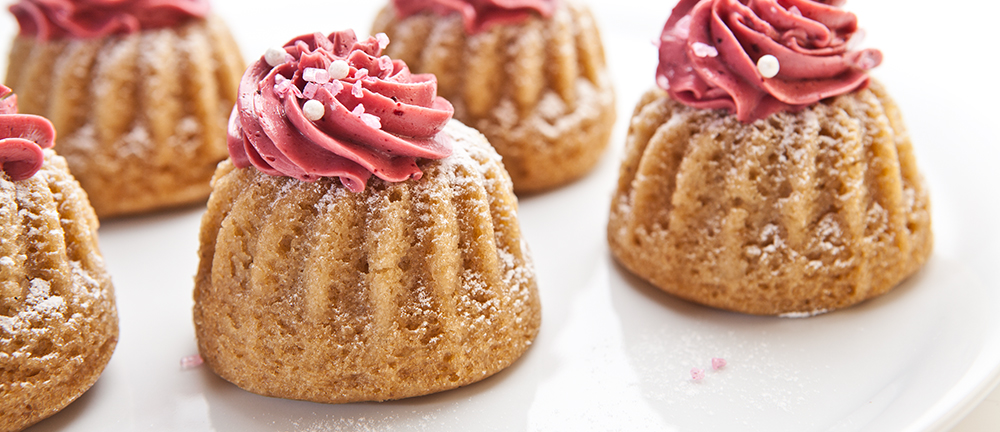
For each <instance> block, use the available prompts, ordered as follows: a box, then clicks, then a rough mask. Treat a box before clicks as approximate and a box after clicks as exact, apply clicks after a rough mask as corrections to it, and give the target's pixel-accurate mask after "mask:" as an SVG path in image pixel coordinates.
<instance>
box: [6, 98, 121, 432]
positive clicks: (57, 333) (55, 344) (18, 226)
mask: <svg viewBox="0 0 1000 432" xmlns="http://www.w3.org/2000/svg"><path fill="white" fill-rule="evenodd" d="M0 90H3V91H0V97H2V96H5V95H6V90H7V89H6V88H5V87H2V86H0ZM8 100H9V99H8ZM7 102H8V101H2V102H0V105H6V103H7ZM8 106H9V105H8ZM0 108H3V106H0ZM2 111H3V110H2V109H0V160H2V161H3V162H4V163H3V170H4V171H0V430H4V431H16V430H21V429H23V428H26V427H28V426H30V425H32V424H34V423H36V422H38V421H40V420H42V419H44V418H46V417H49V416H51V415H53V414H55V413H56V412H58V411H59V410H61V409H62V408H64V407H65V406H66V405H68V404H69V403H70V402H72V401H74V400H75V399H76V398H78V397H79V396H80V395H82V394H83V393H84V392H85V391H87V389H89V388H90V387H91V385H93V384H94V382H96V381H97V378H98V376H99V375H100V374H101V371H102V370H103V369H104V366H105V365H107V363H108V361H109V360H110V358H111V353H112V352H113V351H114V348H115V344H116V342H117V341H118V316H117V312H116V310H115V297H114V288H113V287H112V285H111V278H110V276H109V275H108V273H107V271H106V270H105V268H104V261H103V259H102V258H101V253H100V250H99V249H98V244H97V225H98V222H97V217H96V216H95V215H94V210H93V209H92V208H91V207H90V205H89V204H88V203H87V194H86V193H85V192H84V191H83V189H81V188H80V185H79V184H78V183H77V182H76V180H74V179H73V176H72V175H70V173H69V171H68V169H67V167H66V162H65V160H63V158H61V157H59V156H58V155H56V154H55V153H54V152H53V151H52V150H51V149H46V150H41V149H40V148H39V147H37V146H35V143H34V142H32V141H33V140H39V138H40V137H43V136H48V137H49V138H48V139H46V141H47V145H45V146H46V147H48V146H50V145H51V138H53V137H54V134H52V128H51V125H48V126H47V127H45V126H42V127H41V128H38V127H35V126H34V125H32V126H29V127H23V126H25V125H28V124H29V123H34V124H35V125H38V124H45V123H47V122H45V123H38V122H37V120H38V119H39V118H35V119H34V120H32V119H31V118H32V117H35V116H18V115H6V114H3V113H2ZM8 113H10V112H8ZM12 118H13V120H12ZM26 120H27V121H26ZM42 121H44V119H42ZM44 130H48V131H49V133H48V134H46V133H44ZM11 131H14V134H15V135H16V136H15V137H10V136H4V135H5V134H8V133H10V132H11ZM18 141H20V142H18ZM29 142H30V144H29ZM28 145H30V146H35V147H34V149H30V151H25V149H28ZM35 170H37V172H36V171H35Z"/></svg>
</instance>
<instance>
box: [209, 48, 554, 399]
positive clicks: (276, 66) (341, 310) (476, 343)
mask: <svg viewBox="0 0 1000 432" xmlns="http://www.w3.org/2000/svg"><path fill="white" fill-rule="evenodd" d="M386 43H387V40H386V39H385V37H384V35H380V37H378V38H368V39H367V40H362V41H358V40H357V38H356V37H355V35H354V32H352V31H343V32H337V33H332V34H330V35H329V36H324V35H322V34H320V33H316V34H313V35H305V36H301V37H298V38H295V39H293V40H291V41H290V42H288V43H287V44H285V45H284V47H276V48H272V49H269V50H268V51H267V53H266V54H265V55H264V56H263V57H262V58H261V59H259V60H258V61H257V62H255V63H254V64H253V65H252V66H250V68H249V69H248V70H247V72H246V73H245V75H244V76H243V81H242V83H241V84H240V90H239V97H238V102H237V105H236V107H235V109H234V110H233V114H232V117H231V120H230V127H229V151H230V156H231V157H230V159H229V160H227V161H225V162H223V163H222V164H220V165H219V168H218V171H217V172H216V174H215V177H214V179H213V187H214V190H213V192H212V196H211V198H210V199H209V203H208V211H207V213H206V214H205V216H204V218H203V220H202V228H201V246H200V252H199V254H200V265H199V268H198V272H197V276H196V278H195V293H194V299H195V306H194V323H195V329H196V333H197V337H198V346H199V350H200V353H201V356H202V357H203V358H204V360H205V363H206V364H208V365H209V366H210V367H211V368H212V370H213V371H215V373H217V374H218V375H219V376H221V377H222V378H224V379H226V380H228V381H230V382H232V383H234V384H236V385H237V386H239V387H241V388H243V389H246V390H248V391H251V392H254V393H258V394H262V395H266V396H274V397H281V398H289V399H301V400H309V401H315V402H324V403H342V402H355V401H382V400H388V399H399V398H405V397H411V396H419V395H424V394H429V393H433V392H438V391H442V390H447V389H452V388H455V387H459V386H463V385H466V384H470V383H473V382H476V381H479V380H482V379H484V378H486V377H488V376H490V375H492V374H494V373H496V372H498V371H500V370H501V369H503V368H505V367H507V366H508V365H510V364H511V363H513V362H514V360H516V359H517V358H518V357H519V356H520V355H521V354H522V353H524V352H525V350H527V348H528V347H529V346H530V345H531V342H532V340H533V338H534V337H535V335H536V334H537V332H538V326H539V323H540V306H539V299H538V292H537V288H536V282H535V276H534V269H533V267H532V264H531V259H530V256H529V255H528V251H527V247H526V245H525V243H524V241H523V239H522V238H521V234H520V228H519V225H518V220H517V199H516V198H515V197H514V195H513V192H512V189H511V184H510V178H509V177H508V175H507V173H506V172H505V171H504V168H503V164H502V163H501V161H500V157H499V156H498V155H497V154H496V152H495V151H494V150H493V149H492V147H490V145H489V143H488V142H487V141H486V140H485V138H484V137H483V136H482V135H481V134H479V133H478V132H476V131H475V130H473V129H470V128H468V127H466V126H464V125H462V124H461V123H459V122H458V121H455V120H449V119H450V118H451V113H452V110H453V109H452V106H451V104H450V103H448V101H446V100H445V99H443V98H441V97H437V96H436V89H435V87H436V80H435V78H434V76H433V75H413V74H411V73H410V71H409V70H408V69H407V67H406V64H405V63H404V62H402V61H400V60H392V59H390V58H389V57H388V56H384V55H382V54H381V53H382V49H383V48H384V47H385V45H386Z"/></svg>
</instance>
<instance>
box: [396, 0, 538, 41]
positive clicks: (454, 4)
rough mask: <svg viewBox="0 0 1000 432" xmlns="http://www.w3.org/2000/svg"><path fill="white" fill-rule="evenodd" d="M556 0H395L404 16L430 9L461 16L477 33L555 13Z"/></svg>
mask: <svg viewBox="0 0 1000 432" xmlns="http://www.w3.org/2000/svg"><path fill="white" fill-rule="evenodd" d="M556 1H557V0H392V3H393V5H395V6H396V13H398V14H399V16H401V17H408V16H410V15H413V14H416V13H419V12H424V11H431V12H434V13H436V14H438V15H449V14H452V13H458V14H461V15H462V21H463V22H464V23H465V30H466V32H468V33H470V34H472V33H478V32H481V31H483V30H485V29H487V28H489V27H490V26H492V25H494V24H513V23H519V22H522V21H524V20H525V19H527V18H528V17H529V16H531V14H532V13H537V14H538V15H541V16H542V17H544V18H548V17H551V16H552V13H553V12H555V10H556Z"/></svg>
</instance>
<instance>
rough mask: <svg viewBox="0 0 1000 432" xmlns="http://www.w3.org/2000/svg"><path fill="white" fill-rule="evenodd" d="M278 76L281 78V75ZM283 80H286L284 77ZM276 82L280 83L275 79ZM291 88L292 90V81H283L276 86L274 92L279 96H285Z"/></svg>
mask: <svg viewBox="0 0 1000 432" xmlns="http://www.w3.org/2000/svg"><path fill="white" fill-rule="evenodd" d="M278 76H281V75H278ZM282 78H284V77H282ZM275 81H278V80H277V79H275ZM291 88H292V81H291V80H288V79H283V80H281V81H280V82H279V83H277V84H275V85H274V92H275V93H277V94H279V95H284V94H286V93H288V90H290V89H291Z"/></svg>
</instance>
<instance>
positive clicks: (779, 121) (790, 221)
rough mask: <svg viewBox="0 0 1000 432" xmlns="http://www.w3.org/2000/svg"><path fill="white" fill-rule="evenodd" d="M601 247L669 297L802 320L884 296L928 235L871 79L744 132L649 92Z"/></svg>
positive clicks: (723, 117) (901, 149)
mask: <svg viewBox="0 0 1000 432" xmlns="http://www.w3.org/2000/svg"><path fill="white" fill-rule="evenodd" d="M608 241H609V243H610V246H611V251H612V252H613V253H614V255H615V257H616V258H617V259H618V261H619V262H621V264H622V265H623V266H625V267H626V268H628V269H629V270H630V271H632V272H633V273H635V274H636V275H638V276H640V277H642V278H643V279H645V280H647V281H649V282H650V283H652V284H653V285H655V286H657V287H659V288H660V289H662V290H664V291H666V292H668V293H670V294H673V295H676V296H678V297H681V298H685V299H688V300H691V301H694V302H698V303H701V304H705V305H708V306H712V307H717V308H722V309H728V310H733V311H738V312H745V313H750V314H760V315H780V314H796V315H798V314H807V315H809V314H815V313H820V312H825V311H831V310H835V309H839V308H843V307H846V306H850V305H853V304H855V303H858V302H861V301H863V300H865V299H869V298H872V297H875V296H878V295H881V294H883V293H885V292H887V291H889V290H890V289H892V288H893V287H894V286H896V285H897V284H898V283H899V282H900V281H902V280H904V279H906V278H907V277H909V276H910V275H912V274H913V273H914V272H916V271H917V270H918V269H919V268H920V267H921V266H922V265H923V263H924V262H925V261H926V260H927V258H928V256H929V255H930V252H931V248H932V243H933V238H932V234H931V217H930V209H929V199H928V194H927V191H926V189H925V188H924V186H923V182H922V179H921V177H920V174H919V173H918V172H917V168H916V163H915V161H914V157H913V150H912V145H911V143H910V139H909V135H908V134H907V132H906V129H905V127H904V125H903V122H902V119H901V117H900V114H899V110H898V108H897V107H896V105H895V103H894V102H893V101H892V100H891V99H890V98H889V96H888V95H887V94H886V92H885V90H884V88H883V87H882V86H881V85H880V84H879V83H877V82H873V83H872V84H871V86H870V88H869V89H866V90H861V91H857V92H854V93H851V94H848V95H844V96H839V97H836V98H832V99H827V100H824V101H822V102H820V103H817V104H814V105H812V106H810V107H809V108H806V109H805V110H803V111H800V112H798V113H778V114H775V115H772V116H770V117H768V118H766V119H763V120H758V121H756V122H754V123H751V124H742V123H740V122H739V121H737V120H736V118H735V117H734V116H731V115H728V114H726V113H725V112H724V111H719V110H698V109H693V108H689V107H686V106H684V105H681V104H680V103H678V102H675V101H673V100H671V99H670V98H669V97H668V96H667V95H666V93H664V92H662V91H660V90H658V89H657V90H652V91H650V92H647V93H646V94H645V95H644V96H643V99H642V101H641V102H640V103H639V104H638V106H637V107H636V110H635V115H634V117H633V119H632V123H631V126H630V129H629V135H628V141H627V143H626V156H625V159H624V161H623V163H622V166H621V172H620V177H619V181H618V188H617V190H616V192H615V195H614V198H613V201H612V205H611V214H610V219H609V223H608Z"/></svg>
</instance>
